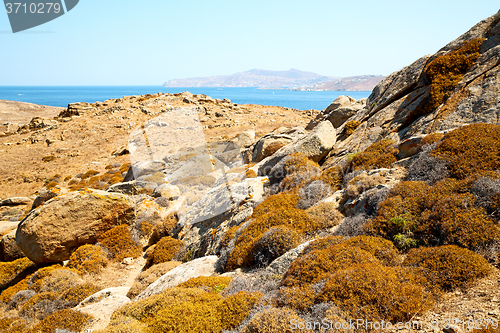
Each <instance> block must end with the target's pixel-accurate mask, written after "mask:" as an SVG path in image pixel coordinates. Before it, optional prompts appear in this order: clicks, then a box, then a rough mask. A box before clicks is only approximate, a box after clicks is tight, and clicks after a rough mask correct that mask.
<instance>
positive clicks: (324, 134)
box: [253, 121, 336, 176]
mask: <svg viewBox="0 0 500 333" xmlns="http://www.w3.org/2000/svg"><path fill="white" fill-rule="evenodd" d="M335 142H336V131H335V128H334V127H333V125H332V123H331V122H329V121H322V122H320V123H319V124H318V125H317V126H316V127H315V128H314V129H313V130H312V131H311V132H309V133H308V134H307V135H306V136H304V137H302V138H300V139H299V140H297V141H295V142H293V143H291V144H289V145H286V146H285V147H283V148H281V149H280V150H278V151H277V152H276V153H274V154H273V155H271V156H269V157H267V158H265V159H264V160H262V161H261V162H260V163H258V164H257V165H256V166H255V167H254V168H253V169H257V170H258V174H259V175H263V176H265V175H268V174H269V173H270V172H271V169H272V168H273V167H274V166H275V165H276V164H277V163H278V162H279V161H281V160H282V159H283V158H284V157H285V156H288V155H290V154H292V153H302V154H304V155H305V156H306V157H308V158H309V159H311V160H313V161H315V162H319V161H321V160H322V159H323V158H324V157H325V156H326V155H327V154H328V153H329V152H330V150H332V148H333V147H334V146H335Z"/></svg>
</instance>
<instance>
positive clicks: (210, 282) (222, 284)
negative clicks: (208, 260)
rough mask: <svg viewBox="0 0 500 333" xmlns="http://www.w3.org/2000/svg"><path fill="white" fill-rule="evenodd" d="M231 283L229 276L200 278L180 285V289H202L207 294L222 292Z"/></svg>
mask: <svg viewBox="0 0 500 333" xmlns="http://www.w3.org/2000/svg"><path fill="white" fill-rule="evenodd" d="M229 282H231V278H230V277H228V276H199V277H196V278H192V279H189V280H187V281H186V282H183V283H181V284H179V285H178V287H179V288H200V289H203V290H205V291H207V292H220V291H222V290H224V289H225V288H227V286H228V285H229Z"/></svg>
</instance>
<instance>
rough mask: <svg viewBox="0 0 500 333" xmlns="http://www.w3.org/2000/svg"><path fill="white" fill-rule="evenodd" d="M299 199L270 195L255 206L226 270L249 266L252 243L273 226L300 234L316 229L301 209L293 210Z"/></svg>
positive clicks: (252, 260)
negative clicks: (282, 227)
mask: <svg viewBox="0 0 500 333" xmlns="http://www.w3.org/2000/svg"><path fill="white" fill-rule="evenodd" d="M298 199H299V198H298V196H296V195H292V194H284V193H280V194H276V195H272V196H270V197H269V198H267V199H266V200H264V201H263V202H262V203H261V204H260V205H258V206H257V207H256V208H255V209H254V212H253V214H252V216H251V220H250V221H249V223H248V224H247V226H246V228H244V229H243V230H242V231H241V233H240V235H239V237H238V238H237V239H236V243H235V248H234V250H233V251H232V252H231V255H230V256H229V259H228V261H227V264H226V270H233V269H236V268H238V267H251V266H252V265H253V264H254V258H253V255H252V248H253V246H254V244H255V242H256V241H257V240H258V239H259V238H260V237H261V236H262V235H263V234H264V233H265V232H266V231H267V230H269V229H270V228H272V227H276V226H284V227H287V228H289V229H293V230H295V231H296V232H297V233H298V234H299V235H302V234H304V233H306V232H310V231H313V230H316V229H318V225H317V223H315V221H313V220H311V219H310V218H309V217H308V216H307V214H306V213H305V212H304V211H303V210H300V209H298V208H296V203H297V201H298ZM238 232H240V231H238Z"/></svg>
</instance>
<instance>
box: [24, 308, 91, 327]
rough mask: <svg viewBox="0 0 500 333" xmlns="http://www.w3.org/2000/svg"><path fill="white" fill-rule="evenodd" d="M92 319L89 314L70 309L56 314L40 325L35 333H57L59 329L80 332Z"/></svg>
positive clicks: (49, 316) (46, 318)
mask: <svg viewBox="0 0 500 333" xmlns="http://www.w3.org/2000/svg"><path fill="white" fill-rule="evenodd" d="M91 319H92V317H91V316H89V315H88V314H84V313H82V312H79V311H74V310H70V309H64V310H59V311H56V312H54V313H53V314H51V315H48V316H47V317H45V318H44V319H43V320H42V321H41V322H40V323H38V324H37V325H36V326H35V327H34V328H33V331H34V332H37V333H56V330H57V329H65V330H68V331H72V332H80V331H82V330H83V329H84V328H85V326H86V325H87V324H88V323H89V321H90V320H91Z"/></svg>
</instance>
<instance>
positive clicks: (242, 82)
mask: <svg viewBox="0 0 500 333" xmlns="http://www.w3.org/2000/svg"><path fill="white" fill-rule="evenodd" d="M333 79H336V78H334V77H330V76H323V75H319V74H316V73H312V72H304V71H300V70H298V69H294V68H292V69H290V70H288V71H269V70H263V69H252V70H249V71H246V72H241V73H236V74H232V75H220V76H208V77H194V78H187V79H173V80H170V81H167V82H165V83H164V84H163V86H164V87H256V88H289V87H300V86H305V85H310V84H317V83H320V82H325V81H329V80H333Z"/></svg>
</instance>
